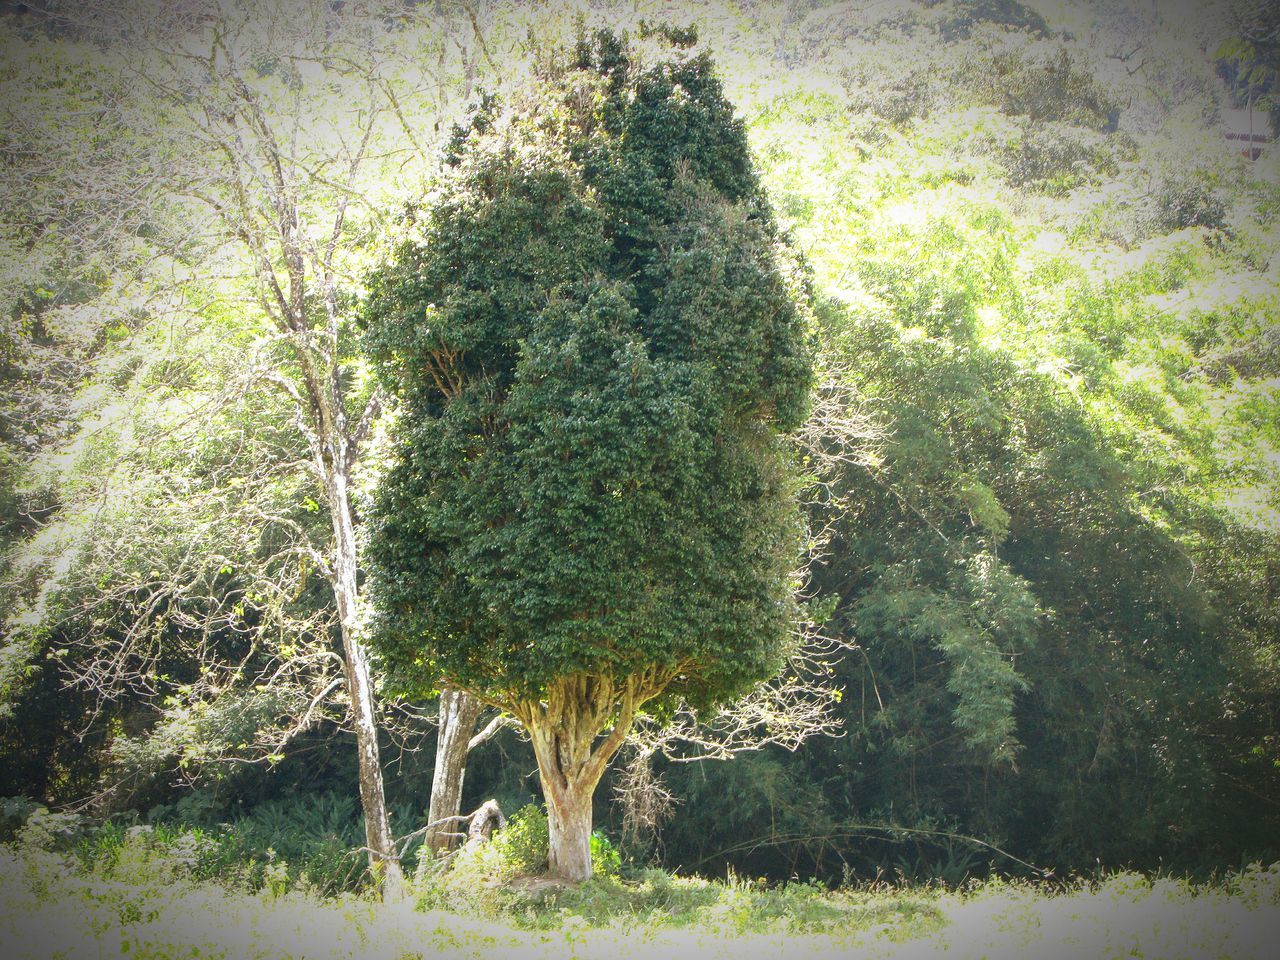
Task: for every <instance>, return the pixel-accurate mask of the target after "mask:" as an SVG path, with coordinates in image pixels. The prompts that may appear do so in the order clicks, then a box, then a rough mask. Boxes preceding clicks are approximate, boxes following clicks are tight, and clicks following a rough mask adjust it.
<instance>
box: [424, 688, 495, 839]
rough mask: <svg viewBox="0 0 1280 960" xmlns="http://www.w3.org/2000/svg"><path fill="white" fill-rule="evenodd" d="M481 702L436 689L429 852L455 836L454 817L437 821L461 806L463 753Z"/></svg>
mask: <svg viewBox="0 0 1280 960" xmlns="http://www.w3.org/2000/svg"><path fill="white" fill-rule="evenodd" d="M482 708H483V704H481V703H480V701H479V700H477V699H476V698H475V697H473V696H471V694H469V693H466V692H465V691H462V690H457V689H453V688H451V687H446V688H445V689H444V690H442V691H441V692H440V726H439V733H438V734H437V739H436V764H435V770H434V772H433V773H432V776H431V809H430V811H428V813H427V822H428V823H436V824H439V825H438V826H434V827H431V828H430V829H428V830H427V834H426V838H425V840H424V841H423V844H424V846H425V847H426V848H427V849H428V850H430V851H431V854H432V856H436V857H439V856H442V855H444V854H446V853H448V852H449V851H450V850H452V849H453V847H454V845H455V841H456V840H457V839H458V838H457V837H456V836H455V834H456V833H457V832H458V831H457V825H456V821H455V822H452V823H443V824H440V823H439V821H441V820H446V819H447V818H449V817H456V816H458V812H459V811H460V810H461V809H462V781H463V778H464V777H465V776H466V773H467V753H468V752H469V751H470V749H471V737H472V734H474V733H475V729H476V721H477V720H478V719H479V718H480V711H481V709H482Z"/></svg>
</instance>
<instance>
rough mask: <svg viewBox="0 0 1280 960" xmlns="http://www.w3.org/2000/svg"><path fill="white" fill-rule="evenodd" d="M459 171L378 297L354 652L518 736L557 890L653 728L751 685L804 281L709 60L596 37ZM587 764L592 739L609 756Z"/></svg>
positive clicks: (456, 165) (477, 137)
mask: <svg viewBox="0 0 1280 960" xmlns="http://www.w3.org/2000/svg"><path fill="white" fill-rule="evenodd" d="M540 79H541V81H542V86H543V89H542V90H540V91H538V92H536V93H533V94H529V95H527V99H524V100H520V101H517V102H516V103H514V104H513V105H512V106H511V107H510V108H507V109H502V108H500V107H498V106H497V105H496V104H492V103H491V104H490V105H489V107H488V109H486V110H484V111H483V112H481V113H480V114H478V115H477V116H476V117H475V118H474V120H473V121H472V123H471V125H470V127H469V128H468V129H460V130H459V131H458V132H457V134H456V136H455V141H454V145H453V147H452V149H451V155H452V164H453V170H452V172H451V174H450V176H449V178H448V179H447V180H446V182H445V184H444V186H443V188H442V190H441V192H440V195H439V196H438V198H437V199H436V202H435V204H434V206H433V209H432V212H431V219H430V223H429V225H428V227H427V231H426V237H425V238H424V241H423V242H421V243H417V244H409V245H407V246H406V247H405V248H404V249H403V250H401V251H400V253H399V255H398V257H397V259H396V261H395V262H394V263H393V264H391V265H390V266H389V267H388V268H387V269H386V270H385V271H383V272H382V274H381V275H380V276H379V277H378V278H377V280H376V282H375V291H374V295H373V298H372V304H373V306H372V310H371V315H370V327H371V330H370V337H371V342H372V343H373V344H374V346H375V350H376V353H377V356H378V359H379V361H380V364H381V369H382V370H383V371H384V375H385V376H386V378H387V382H388V384H389V385H390V386H391V388H392V389H393V390H394V391H395V393H396V395H397V397H398V399H399V402H400V404H401V417H400V421H399V429H400V443H399V445H398V451H397V452H398V457H397V461H396V463H395V464H394V466H393V467H392V468H391V470H390V471H389V472H388V474H387V476H386V478H385V480H384V481H383V483H382V485H381V486H380V488H379V490H378V494H377V500H376V503H377V514H376V518H375V520H374V523H375V526H374V527H373V528H372V532H371V535H370V543H369V555H370V562H371V571H372V574H373V577H374V584H375V586H374V590H375V594H374V597H375V598H376V599H375V603H376V609H377V620H376V627H375V631H374V634H373V636H374V638H375V640H374V642H375V644H376V646H377V649H379V650H380V651H381V652H382V653H383V655H384V656H385V657H386V659H387V661H388V665H389V669H390V670H391V671H392V675H393V676H394V677H395V678H396V680H397V681H398V683H399V684H400V685H401V686H402V687H404V688H406V689H413V687H414V686H415V685H416V686H418V687H419V688H421V686H422V685H423V684H428V685H429V684H434V683H435V682H436V680H437V678H438V677H440V676H443V677H445V678H446V679H447V680H448V681H449V682H450V683H451V684H454V685H456V686H459V687H462V688H465V689H468V690H470V691H472V692H473V693H474V694H475V695H476V696H477V697H479V698H481V699H482V700H484V701H486V702H489V703H492V704H494V705H495V706H497V707H499V708H500V709H502V710H505V711H508V712H510V713H511V714H512V715H514V716H515V717H516V718H517V719H519V721H520V722H521V724H522V725H523V726H524V728H525V729H526V730H527V731H528V733H529V736H530V738H531V741H532V744H533V750H534V754H535V756H536V757H537V760H538V769H539V775H540V778H541V782H542V788H543V793H544V796H545V797H546V801H547V806H548V815H549V820H550V829H551V853H550V857H551V869H552V871H553V872H554V873H556V874H558V875H559V876H562V877H566V878H568V879H573V880H581V879H584V878H586V877H587V876H589V875H590V872H591V859H590V850H589V843H588V840H589V837H590V832H591V798H592V794H593V792H594V790H595V787H596V784H597V783H598V782H599V780H600V778H601V776H602V775H603V774H604V771H605V767H606V765H607V764H608V762H609V760H610V758H611V757H612V756H613V754H614V753H615V752H616V750H617V749H618V748H619V747H620V746H621V744H622V742H623V739H624V738H625V736H626V734H627V731H628V730H629V729H630V727H631V725H632V723H633V721H634V720H635V718H636V717H637V715H638V714H639V713H640V711H641V710H642V709H643V708H645V707H646V705H647V704H652V705H651V707H650V708H651V709H655V708H656V709H661V708H662V704H663V703H664V702H671V701H672V700H673V699H674V698H675V697H677V696H685V697H688V698H690V699H691V700H693V701H694V702H700V703H713V702H716V701H718V700H723V699H726V698H728V697H730V696H732V695H733V694H735V693H738V692H741V691H743V690H744V689H745V688H746V687H747V686H748V685H749V684H751V683H752V682H753V681H756V680H758V679H760V678H761V677H766V676H768V675H770V674H771V673H772V672H773V671H774V670H775V669H776V667H777V664H778V662H779V659H780V658H781V657H782V655H783V653H784V651H785V648H786V644H787V640H788V638H789V636H790V634H791V620H792V607H793V601H792V600H791V595H792V584H791V576H792V570H793V569H794V566H795V564H796V562H797V556H798V552H797V551H798V532H799V531H798V520H797V516H796V510H795V504H794V489H795V481H794V480H793V479H792V474H791V468H790V466H789V464H788V455H787V450H786V446H785V443H784V440H783V434H782V431H785V430H791V429H795V428H796V427H798V426H799V424H800V422H801V421H802V419H803V417H804V413H805V408H806V403H807V391H808V387H809V382H810V376H811V375H810V372H809V360H808V347H807V342H806V319H805V316H806V315H805V312H804V308H803V306H802V305H800V304H802V302H803V301H802V297H803V293H804V287H803V277H802V276H800V275H799V274H798V271H797V268H796V267H795V265H794V264H790V263H788V262H787V261H786V260H784V259H783V252H782V248H781V245H780V244H779V243H778V242H777V241H776V239H775V236H774V230H773V227H772V224H771V220H770V218H769V214H768V210H767V206H766V204H765V202H764V198H763V196H762V195H761V194H760V192H759V188H758V186H757V184H756V182H755V178H754V175H753V173H752V171H751V168H750V163H749V158H748V155H747V151H746V144H745V141H744V139H743V134H742V128H741V125H740V124H739V123H738V122H737V121H735V120H734V119H733V116H732V108H731V107H730V105H729V104H728V102H727V101H726V100H725V99H724V97H723V95H722V94H721V93H720V87H719V83H718V82H717V81H716V80H715V78H714V76H713V75H712V72H711V63H710V61H709V60H708V59H707V58H706V57H705V56H699V57H684V56H680V55H678V54H677V55H676V56H675V57H672V58H670V59H667V60H665V61H663V62H661V63H659V64H657V65H654V66H651V67H648V68H641V67H640V66H639V65H637V64H636V63H635V62H634V61H633V60H632V59H631V58H630V57H629V56H628V53H627V51H626V49H625V46H624V44H623V42H621V41H619V40H617V39H616V38H614V37H613V36H611V35H608V34H602V35H600V36H598V37H597V38H596V39H595V40H594V41H593V42H590V43H588V42H586V41H583V42H581V43H580V44H579V45H578V48H577V50H576V52H575V53H574V55H573V57H572V59H569V60H567V61H559V62H553V63H551V64H548V65H546V66H544V67H543V69H542V73H541V77H540ZM602 734H603V736H602Z"/></svg>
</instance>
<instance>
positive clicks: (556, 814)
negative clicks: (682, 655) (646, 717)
mask: <svg viewBox="0 0 1280 960" xmlns="http://www.w3.org/2000/svg"><path fill="white" fill-rule="evenodd" d="M672 673H673V671H672V670H671V669H670V668H667V669H662V668H658V667H652V668H650V669H649V670H647V671H644V672H643V673H640V674H636V675H633V676H631V677H628V678H626V679H625V680H620V681H619V680H615V679H613V678H611V677H608V676H594V675H591V674H575V675H573V676H568V677H563V678H561V680H559V681H557V682H556V683H555V684H554V685H553V686H552V687H550V688H549V689H548V690H547V691H546V694H545V697H546V699H545V700H542V701H539V702H537V703H532V702H529V701H525V702H523V703H519V704H517V705H516V707H515V710H514V712H515V714H516V716H517V717H519V719H520V722H521V723H523V724H524V727H525V729H526V730H527V731H528V732H529V740H530V742H531V743H532V744H533V753H534V756H535V757H537V759H538V777H539V779H540V780H541V781H542V793H543V796H544V797H545V798H546V801H547V822H548V827H549V828H550V840H551V846H550V850H549V856H550V860H551V875H552V876H555V877H560V878H561V879H564V880H571V881H573V882H575V883H578V882H581V881H583V880H589V879H591V798H592V797H593V796H594V795H595V790H596V785H597V784H599V783H600V778H601V777H602V776H604V771H605V769H606V768H607V767H608V765H609V761H610V760H611V759H613V755H614V754H615V753H617V752H618V748H619V747H621V746H622V742H623V740H624V739H626V735H627V731H628V730H629V729H631V723H632V721H633V720H634V719H635V715H636V710H637V709H639V708H640V707H641V706H642V705H643V704H644V703H645V702H646V701H648V700H650V699H652V698H653V697H654V696H655V695H657V694H658V693H660V692H661V691H662V689H663V688H664V687H665V686H666V685H667V683H669V682H670V680H671V676H672ZM606 728H608V732H607V733H605V730H606ZM598 738H599V742H597V739H598Z"/></svg>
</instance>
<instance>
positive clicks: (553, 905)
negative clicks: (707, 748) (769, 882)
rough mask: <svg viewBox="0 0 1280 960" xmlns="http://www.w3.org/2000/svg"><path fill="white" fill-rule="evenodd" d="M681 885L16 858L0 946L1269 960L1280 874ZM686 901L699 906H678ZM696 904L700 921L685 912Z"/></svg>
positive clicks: (300, 953) (163, 959) (72, 955)
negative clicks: (630, 906) (97, 867)
mask: <svg viewBox="0 0 1280 960" xmlns="http://www.w3.org/2000/svg"><path fill="white" fill-rule="evenodd" d="M647 882H648V881H646V883H647ZM672 884H673V885H672V886H670V887H666V888H664V890H666V891H667V893H668V894H669V897H668V901H667V902H669V903H671V906H670V907H669V908H666V909H662V908H659V907H657V906H655V905H656V904H657V901H654V900H653V899H652V898H650V899H649V900H646V901H645V903H646V904H647V905H648V906H647V907H646V909H643V910H636V911H635V912H629V911H628V910H627V909H622V910H620V911H615V912H614V913H613V914H612V915H611V916H608V917H607V919H606V920H605V921H604V922H601V918H600V913H599V911H595V912H594V913H593V911H592V909H591V904H590V903H589V902H585V901H581V900H580V901H577V902H575V905H574V906H573V907H566V906H563V905H558V903H559V901H558V900H557V898H556V897H555V896H554V895H552V896H548V897H546V898H544V899H543V900H542V902H541V905H537V906H535V905H534V903H533V902H532V901H530V902H529V905H528V907H527V912H526V913H525V914H521V913H519V912H518V910H516V911H513V910H512V909H511V908H508V912H507V913H506V914H504V915H502V916H501V917H493V918H483V917H481V916H479V915H478V913H477V912H469V913H459V912H457V911H453V910H450V911H446V910H430V909H421V908H420V906H419V905H418V904H416V903H414V902H404V903H400V904H392V905H383V904H379V903H375V902H372V901H370V900H368V899H360V898H356V897H350V896H348V897H337V898H334V897H330V898H320V897H317V896H314V895H309V894H306V893H304V892H300V891H293V892H289V893H285V894H282V895H273V894H272V893H271V891H270V890H269V889H265V890H263V891H259V892H258V893H245V892H235V891H229V890H227V889H225V888H223V887H220V886H217V885H214V884H211V883H197V882H193V881H190V880H189V879H183V878H181V877H180V876H170V877H168V878H165V882H157V881H156V879H155V878H152V879H150V880H148V881H147V882H137V883H130V882H124V881H119V880H107V879H103V878H101V877H97V876H94V875H90V874H85V873H83V872H82V871H80V870H78V869H76V868H75V867H74V866H73V864H72V863H71V861H69V860H66V859H62V858H59V857H56V856H52V855H33V854H32V853H30V852H17V851H14V850H11V849H7V848H6V849H3V850H2V851H0V943H4V944H5V945H6V949H5V955H6V956H7V957H9V958H11V960H19V958H32V960H35V958H39V960H53V958H58V960H101V958H105V957H129V958H132V960H176V958H179V957H191V958H225V960H240V958H245V960H256V958H261V960H268V958H270V960H276V958H280V960H284V958H297V960H301V958H306V960H321V958H360V960H365V958H368V960H382V958H386V960H408V958H414V957H437V956H446V957H454V956H458V957H476V958H480V960H489V958H494V960H497V958H504V960H505V958H522V960H523V958H542V957H545V958H548V960H550V958H560V957H566V956H572V957H581V958H607V960H620V958H623V957H626V958H647V957H653V958H667V957H681V958H684V957H731V958H733V960H749V958H754V957H762V958H770V960H784V958H790V957H797V958H799V957H813V956H821V957H849V958H855V957H867V958H873V957H874V958H876V960H907V958H910V960H915V958H927V957H946V958H947V960H965V958H973V960H978V958H986V960H1001V958H1010V960H1012V958H1022V957H1026V958H1035V960H1059V958H1071V957H1080V958H1090V960H1092V958H1116V960H1120V958H1147V960H1178V958H1188V960H1192V958H1194V960H1201V958H1206V960H1208V958H1214V960H1216V958H1231V960H1250V958H1254V960H1264V958H1265V960H1270V958H1272V957H1274V956H1275V949H1276V941H1277V938H1280V864H1276V865H1273V866H1272V867H1270V868H1262V867H1254V868H1250V869H1248V870H1246V871H1244V872H1241V873H1238V874H1234V875H1232V876H1230V877H1227V878H1226V879H1224V880H1222V881H1220V882H1218V883H1215V884H1209V885H1199V886H1197V885H1192V884H1189V883H1187V882H1185V881H1180V880H1175V879H1155V880H1151V879H1148V878H1145V877H1143V876H1140V875H1138V874H1132V873H1121V874H1115V875H1112V876H1110V877H1108V878H1105V879H1104V880H1102V881H1094V882H1083V881H1081V882H1076V883H1072V884H1066V885H1061V886H1059V887H1057V888H1045V887H1035V886H1031V885H1027V884H1013V883H1001V882H987V883H984V884H982V885H978V886H975V887H973V888H972V889H970V890H968V891H964V892H957V891H944V890H940V889H930V888H895V887H888V886H881V887H876V888H861V889H855V890H850V891H837V892H836V893H824V892H821V891H819V890H817V889H816V888H812V887H804V888H800V890H799V893H796V894H792V895H784V896H782V897H781V898H779V897H778V896H774V895H772V894H769V895H767V896H766V894H765V893H763V892H762V891H761V890H760V889H759V888H755V887H753V886H752V885H750V884H745V883H742V882H740V881H730V882H729V883H727V884H726V883H723V882H717V883H714V884H710V883H708V882H707V881H694V880H689V881H679V880H677V881H672ZM640 886H643V884H640ZM619 889H621V887H619ZM688 890H693V891H695V892H696V893H698V895H699V896H700V897H701V901H698V900H696V899H695V900H690V899H689V898H688V897H686V896H684V895H683V894H682V893H681V891H688ZM606 895H607V894H606V893H602V894H601V896H606ZM615 901H616V897H615ZM636 902H637V903H639V900H637V901H636ZM690 902H701V903H702V905H701V906H699V907H697V908H696V909H695V910H693V911H692V912H691V913H685V912H682V910H683V907H682V906H681V905H682V904H686V905H687V904H688V903H690ZM778 903H783V904H788V905H789V906H788V907H787V909H785V910H781V911H779V910H774V912H773V915H768V910H767V909H765V905H766V904H774V905H775V906H776V905H777V904H778ZM614 906H615V907H616V902H615V903H614ZM606 913H607V911H606ZM589 918H590V919H589ZM815 931H821V932H815Z"/></svg>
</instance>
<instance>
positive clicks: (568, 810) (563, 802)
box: [528, 724, 616, 883]
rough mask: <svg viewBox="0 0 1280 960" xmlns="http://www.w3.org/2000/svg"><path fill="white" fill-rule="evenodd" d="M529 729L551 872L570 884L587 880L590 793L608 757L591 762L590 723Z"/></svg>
mask: <svg viewBox="0 0 1280 960" xmlns="http://www.w3.org/2000/svg"><path fill="white" fill-rule="evenodd" d="M528 730H529V741H530V743H532V745H533V753H534V756H535V757H537V759H538V778H539V780H541V781H542V795H543V797H544V798H545V799H546V802H547V826H548V829H549V833H550V849H549V850H548V857H549V859H550V866H551V875H552V876H553V877H559V878H561V879H563V880H570V881H572V882H574V883H581V882H582V881H583V880H590V879H591V798H592V796H593V795H594V794H595V790H596V784H597V783H599V782H600V777H601V775H602V774H603V773H604V762H607V760H608V756H604V757H603V758H600V757H597V762H596V763H591V762H590V760H591V759H592V752H593V751H592V749H591V747H592V741H593V740H594V739H595V738H594V733H595V731H594V730H591V729H590V728H589V727H585V728H580V729H577V730H574V729H572V726H571V727H570V730H567V731H566V730H564V729H557V728H555V727H549V726H543V725H542V724H534V725H533V726H531V727H528ZM615 749H616V748H615ZM611 755H612V751H610V753H609V756H611Z"/></svg>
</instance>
